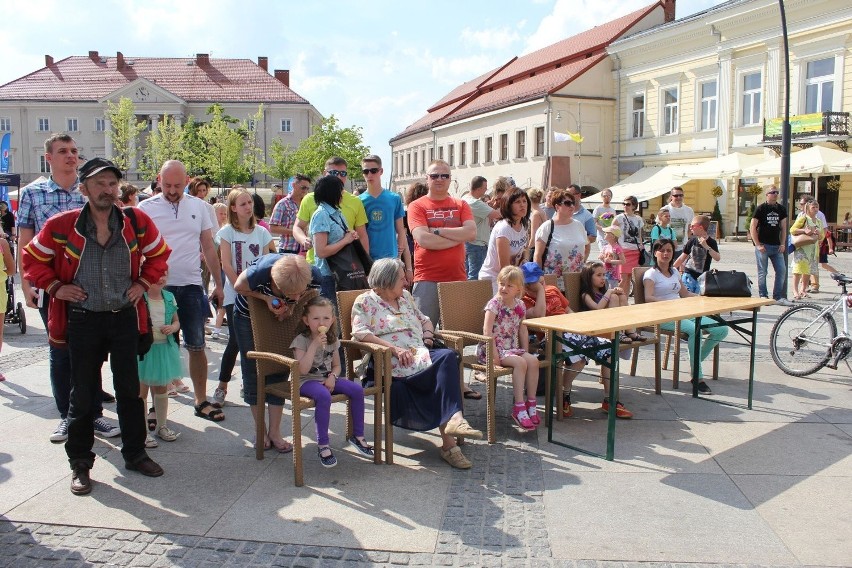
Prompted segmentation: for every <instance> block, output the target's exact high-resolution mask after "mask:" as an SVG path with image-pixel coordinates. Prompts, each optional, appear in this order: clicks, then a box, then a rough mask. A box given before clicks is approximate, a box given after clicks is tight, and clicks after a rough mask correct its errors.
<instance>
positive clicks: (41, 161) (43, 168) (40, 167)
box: [38, 154, 50, 174]
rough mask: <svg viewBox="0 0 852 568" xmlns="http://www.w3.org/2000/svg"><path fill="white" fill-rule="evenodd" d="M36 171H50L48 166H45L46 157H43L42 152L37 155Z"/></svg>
mask: <svg viewBox="0 0 852 568" xmlns="http://www.w3.org/2000/svg"><path fill="white" fill-rule="evenodd" d="M38 171H39V173H42V174H49V173H50V168H49V167H47V158H45V157H44V154H41V155H40V156H39V157H38Z"/></svg>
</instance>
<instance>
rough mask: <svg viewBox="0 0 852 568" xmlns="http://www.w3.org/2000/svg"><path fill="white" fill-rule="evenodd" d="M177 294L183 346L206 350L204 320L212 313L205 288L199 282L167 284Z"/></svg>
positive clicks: (188, 349) (195, 349)
mask: <svg viewBox="0 0 852 568" xmlns="http://www.w3.org/2000/svg"><path fill="white" fill-rule="evenodd" d="M166 290H168V291H169V292H171V293H172V294H174V295H175V301H176V302H177V306H178V311H177V315H178V321H179V322H180V334H181V336H182V337H183V346H184V347H185V348H186V350H187V351H204V322H205V320H206V319H207V316H208V315H209V313H210V303H209V302H208V301H207V295H206V294H204V289H203V288H202V287H201V286H198V285H197V284H190V285H188V286H166Z"/></svg>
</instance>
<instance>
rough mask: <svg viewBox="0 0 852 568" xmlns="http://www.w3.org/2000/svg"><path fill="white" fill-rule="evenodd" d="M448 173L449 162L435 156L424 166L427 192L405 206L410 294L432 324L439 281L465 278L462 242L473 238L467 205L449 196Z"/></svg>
mask: <svg viewBox="0 0 852 568" xmlns="http://www.w3.org/2000/svg"><path fill="white" fill-rule="evenodd" d="M450 177H451V176H450V165H449V164H448V163H447V162H445V161H444V160H434V161H433V162H432V163H431V164H429V167H428V169H427V170H426V187H428V188H429V193H427V194H426V195H424V196H423V197H421V198H420V199H417V200H415V201H413V202H412V203H411V205H409V206H408V227H409V228H410V230H411V236H412V237H414V288H413V289H412V294H413V295H414V297H415V299H416V300H417V305H418V307H419V308H420V311H422V312H423V313H424V314H426V315H427V316H428V317H429V319H431V320H432V324H433V325H437V324H438V322H439V321H440V319H441V318H440V316H441V310H440V307H439V305H438V282H455V281H458V280H467V274H466V273H465V270H464V243H466V242H469V241H472V240H474V239H475V238H476V221H475V220H474V218H473V212H471V210H470V205H468V204H467V203H466V202H465V201H464V200H462V199H456V198H455V197H451V196H450V192H449V190H450Z"/></svg>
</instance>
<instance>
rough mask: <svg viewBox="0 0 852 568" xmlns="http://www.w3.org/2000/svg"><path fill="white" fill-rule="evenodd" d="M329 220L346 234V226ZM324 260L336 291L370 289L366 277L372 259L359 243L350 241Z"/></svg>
mask: <svg viewBox="0 0 852 568" xmlns="http://www.w3.org/2000/svg"><path fill="white" fill-rule="evenodd" d="M331 220H332V221H334V222H335V223H337V225H339V226H340V227H341V228H342V229H343V231H344V233H346V232H348V229H347V228H346V226H345V225H341V224H340V222H339V221H338V220H337V219H335V218H334V217H332V218H331ZM325 260H326V262H328V267H329V269H330V270H331V273H332V274H333V275H334V280H335V283H336V284H337V289H338V290H340V291H345V290H365V289H367V288H369V287H370V286H369V285H368V284H367V275H368V274H369V273H370V270H371V269H372V268H373V259H372V258H370V254H369V253H368V252H367V250H366V249H365V248H364V245H363V244H362V243H361V241H357V240H356V241H352V242H351V243H349V244H348V245H346V246H344V247H343V248H342V249H340V250H339V251H337V253H335V254H333V255H332V256H329V257H328V258H326V259H325Z"/></svg>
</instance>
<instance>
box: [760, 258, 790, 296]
mask: <svg viewBox="0 0 852 568" xmlns="http://www.w3.org/2000/svg"><path fill="white" fill-rule="evenodd" d="M763 249H764V250H765V251H766V252H760V250H759V249H758V248H757V247H755V249H754V257H755V258H756V259H757V289H758V292H759V294H760V297H761V298H768V297H769V293H768V292H767V290H766V275H767V274H768V271H769V261H772V269H773V270H774V271H775V285H774V286H773V288H772V299H773V300H780V299H781V298H783V297H784V282H785V280H786V279H787V266H786V265H785V264H784V251H782V250H781V246H780V245H766V244H765V245H763Z"/></svg>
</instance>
